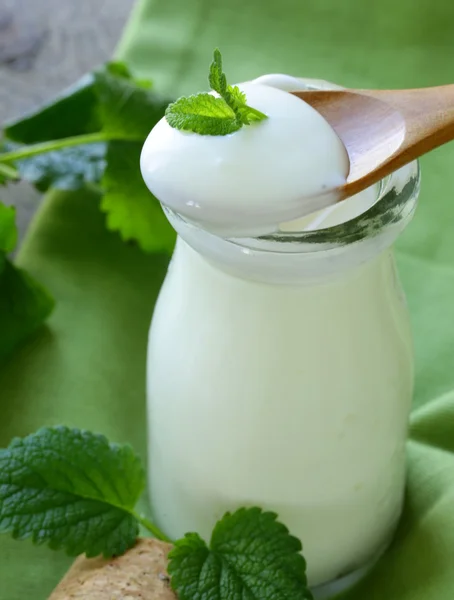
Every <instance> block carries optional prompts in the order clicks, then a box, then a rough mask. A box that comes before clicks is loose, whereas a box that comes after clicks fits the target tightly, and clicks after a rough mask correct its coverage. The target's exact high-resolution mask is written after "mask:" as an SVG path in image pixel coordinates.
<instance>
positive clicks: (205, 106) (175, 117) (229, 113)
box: [166, 93, 241, 135]
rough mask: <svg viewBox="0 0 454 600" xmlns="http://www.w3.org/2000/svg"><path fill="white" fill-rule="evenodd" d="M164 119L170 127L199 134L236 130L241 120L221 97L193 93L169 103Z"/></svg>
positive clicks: (225, 133) (219, 133)
mask: <svg viewBox="0 0 454 600" xmlns="http://www.w3.org/2000/svg"><path fill="white" fill-rule="evenodd" d="M166 119H167V122H168V123H169V125H170V126H171V127H174V128H175V129H183V130H185V131H192V132H194V133H199V134H201V135H227V134H228V133H233V132H234V131H238V129H240V127H241V122H240V121H238V120H237V118H236V116H235V113H234V112H233V110H232V109H231V108H230V107H229V106H228V105H227V104H226V103H225V102H224V100H223V99H222V98H216V97H215V96H212V95H211V94H204V93H202V94H195V95H194V96H188V97H183V98H180V99H179V100H177V101H176V102H173V103H172V104H169V106H168V107H167V110H166Z"/></svg>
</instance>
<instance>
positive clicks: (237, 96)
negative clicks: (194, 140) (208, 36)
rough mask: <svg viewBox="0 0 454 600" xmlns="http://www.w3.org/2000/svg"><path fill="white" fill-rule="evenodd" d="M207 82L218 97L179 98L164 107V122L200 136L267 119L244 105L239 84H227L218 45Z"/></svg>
mask: <svg viewBox="0 0 454 600" xmlns="http://www.w3.org/2000/svg"><path fill="white" fill-rule="evenodd" d="M208 81H209V84H210V87H211V89H212V90H213V91H215V92H217V93H218V94H219V96H220V98H217V97H216V96H212V95H211V94H206V93H201V94H195V95H193V96H183V97H182V98H179V99H178V100H177V101H176V102H173V103H172V104H170V105H169V106H168V108H167V110H166V118H167V122H168V123H169V125H170V126H171V127H174V128H175V129H182V130H184V131H192V132H193V133H199V134H200V135H228V134H229V133H234V132H235V131H238V129H241V127H242V126H243V125H250V124H251V123H252V122H253V121H262V120H263V119H267V118H268V117H267V116H266V115H265V114H263V113H262V112H260V111H259V110H257V109H255V108H252V107H250V106H247V104H246V94H245V93H244V92H242V91H241V90H240V89H239V87H238V86H234V87H232V86H231V85H227V79H226V76H225V73H224V72H223V70H222V57H221V53H220V52H219V50H218V49H217V48H216V50H215V51H214V56H213V62H212V63H211V65H210V72H209V75H208Z"/></svg>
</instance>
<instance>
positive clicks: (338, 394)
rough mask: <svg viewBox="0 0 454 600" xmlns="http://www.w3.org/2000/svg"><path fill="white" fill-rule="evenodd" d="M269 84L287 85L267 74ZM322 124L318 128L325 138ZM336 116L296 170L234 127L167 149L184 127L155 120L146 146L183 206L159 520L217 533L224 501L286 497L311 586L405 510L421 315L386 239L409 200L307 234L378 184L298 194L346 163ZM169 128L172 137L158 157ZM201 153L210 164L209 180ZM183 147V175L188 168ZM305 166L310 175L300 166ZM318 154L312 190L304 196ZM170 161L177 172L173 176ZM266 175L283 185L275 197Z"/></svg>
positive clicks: (171, 275)
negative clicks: (372, 224)
mask: <svg viewBox="0 0 454 600" xmlns="http://www.w3.org/2000/svg"><path fill="white" fill-rule="evenodd" d="M267 77H268V80H267V81H266V80H265V84H266V85H264V83H263V78H262V81H261V82H260V83H259V84H257V85H256V84H253V83H252V84H248V86H249V87H247V95H248V101H249V103H250V104H251V105H253V106H254V107H257V108H259V109H260V110H262V111H265V112H266V111H267V110H270V109H267V107H266V106H265V104H266V103H265V102H264V103H263V104H259V101H258V100H259V97H260V98H261V97H262V90H263V89H265V88H267V87H268V89H271V87H269V86H270V85H271V84H273V81H270V76H267ZM273 77H276V76H273ZM279 77H280V78H281V83H282V78H284V79H285V78H287V79H285V81H287V83H288V79H289V78H288V77H287V76H279ZM291 79H293V80H294V78H291ZM297 81H299V84H298V85H300V86H301V87H304V85H305V84H304V83H303V84H301V80H297ZM274 83H276V82H274ZM254 85H256V87H257V90H258V91H257V94H258V95H257V98H256V96H254V93H255V92H253V88H254ZM292 85H293V84H292ZM295 89H296V88H295ZM280 94H283V95H284V96H285V95H289V94H287V93H286V92H284V91H282V90H281V91H279V95H280ZM263 95H264V96H266V98H268V99H269V98H271V97H273V99H275V98H276V96H275V95H273V94H269V93H268V90H266V89H265V92H263ZM253 96H254V102H255V103H254V102H253V101H252V100H251V98H252V97H253ZM292 98H294V97H293V96H292ZM273 102H274V100H273ZM298 102H301V101H300V100H298ZM273 106H274V105H273ZM295 110H297V109H295ZM276 118H278V117H276ZM295 118H296V117H295ZM271 119H272V116H270V117H269V120H270V121H271ZM314 123H315V121H312V125H313V126H314V129H311V135H314V136H317V131H318V129H317V127H318V125H315V124H314ZM262 125H264V123H260V124H257V125H256V126H255V127H256V131H259V128H260V127H262ZM326 125H327V124H326V123H325V124H324V125H323V128H324V131H325V134H324V135H325V137H324V140H325V141H324V142H323V144H325V143H326V144H327V147H326V148H325V150H326V154H325V158H326V159H327V160H326V162H325V163H323V167H322V166H321V163H319V162H317V161H318V159H317V160H316V161H315V163H314V161H313V159H314V156H318V154H317V152H318V151H317V152H315V154H311V152H310V144H309V145H308V146H307V147H306V150H304V152H305V158H304V157H303V159H304V160H302V162H301V161H296V162H293V163H291V164H292V168H291V169H289V170H288V171H285V169H284V168H283V170H284V171H285V173H286V174H285V176H282V173H281V170H280V169H281V166H282V164H283V163H285V162H286V160H287V158H288V156H287V154H286V150H285V149H286V148H287V145H286V144H287V142H283V143H282V144H281V145H279V144H275V145H274V146H273V145H269V148H274V152H275V154H274V161H275V163H276V164H274V163H273V161H272V160H271V159H270V160H269V162H268V163H266V164H267V165H268V166H269V169H270V170H269V172H267V171H261V170H260V168H259V164H258V159H257V157H252V158H251V157H249V154H248V152H252V151H253V149H254V148H256V145H255V143H254V144H252V142H251V146H250V149H249V151H248V152H246V151H245V153H244V155H243V154H241V152H242V150H241V148H242V145H241V142H240V141H238V142H235V144H237V145H238V148H239V150H237V152H236V153H234V152H233V151H232V154H229V152H230V150H231V147H228V148H227V146H228V143H226V144H223V142H224V140H221V141H219V140H213V139H206V136H196V137H198V138H202V139H192V137H193V136H195V135H196V134H187V133H182V132H176V134H178V136H180V135H181V136H183V138H184V139H181V140H179V141H178V142H176V143H175V144H176V146H175V147H176V151H175V152H176V153H175V157H174V158H172V148H173V145H174V141H172V140H171V138H173V136H174V134H173V133H172V132H167V133H166V132H165V131H164V132H163V131H161V132H160V131H159V130H158V132H157V135H156V137H154V136H153V133H152V134H151V137H150V138H149V140H148V142H147V143H146V145H145V148H144V152H143V155H142V171H143V173H144V178H145V180H146V182H147V184H148V185H149V187H150V189H152V191H154V192H155V193H156V194H157V195H158V198H159V199H160V200H161V201H162V202H163V203H164V204H166V205H167V206H170V207H171V208H172V209H173V210H174V211H175V210H176V211H177V212H178V213H179V214H180V215H184V218H180V216H178V215H176V214H174V213H169V216H170V218H171V222H172V224H173V225H174V226H175V228H176V229H177V231H178V233H179V239H178V242H177V247H176V250H175V253H174V256H173V258H172V261H171V264H170V267H169V271H168V274H167V277H166V280H165V282H164V285H163V287H162V290H161V294H160V296H159V299H158V302H157V305H156V309H155V312H154V316H153V322H152V326H151V329H150V337H149V350H148V367H147V378H148V385H147V389H148V406H149V411H148V414H149V422H148V426H149V482H150V498H151V502H152V509H153V514H154V518H155V520H156V522H157V524H158V525H159V526H160V527H161V528H162V529H163V530H164V531H165V532H166V533H167V534H168V535H169V536H170V537H173V538H177V537H180V536H182V535H183V534H184V533H185V532H187V531H198V532H199V533H200V534H201V535H203V536H205V538H209V536H210V533H211V530H212V528H213V525H214V523H215V522H216V520H217V519H219V518H220V517H221V516H222V515H223V514H224V513H225V512H226V511H227V510H235V509H236V508H238V507H240V506H251V505H258V506H261V507H262V508H265V509H271V510H273V511H276V512H277V513H278V514H279V518H280V520H281V521H282V522H284V523H285V524H286V525H287V526H288V527H289V529H290V531H291V532H292V533H293V534H294V535H296V536H298V537H299V538H300V539H301V540H302V543H303V552H304V555H305V558H306V560H307V565H308V578H309V583H310V585H312V586H317V585H319V584H322V583H325V582H329V581H332V580H334V579H336V578H338V577H340V576H342V575H344V574H346V573H349V572H352V571H354V570H355V569H357V568H359V567H361V566H362V565H364V564H365V563H367V562H368V561H370V560H371V559H372V558H373V557H375V556H376V555H377V554H378V553H379V552H380V551H381V550H382V549H383V548H384V547H385V546H386V544H387V543H388V541H389V539H390V536H391V535H392V532H393V530H394V527H395V525H396V522H397V520H398V517H399V514H400V510H401V503H402V497H403V490H404V484H405V452H404V446H405V440H406V432H407V421H408V415H409V411H410V404H411V397H412V386H413V353H412V343H411V334H410V327H409V322H408V316H407V311H406V306H405V303H404V301H403V295H402V290H401V288H400V285H399V283H398V280H397V278H396V272H395V265H394V259H393V256H392V251H391V250H390V245H391V243H392V242H393V241H394V239H395V237H396V236H397V235H398V233H399V232H400V231H401V230H402V229H403V226H404V225H405V223H404V221H405V220H406V221H408V218H409V217H408V215H407V216H406V217H405V218H404V217H402V218H401V219H400V221H399V219H397V220H396V219H394V220H393V221H391V220H390V221H389V223H388V224H386V223H385V224H382V226H381V227H382V229H381V230H380V231H377V230H376V229H374V228H371V232H370V233H365V234H364V235H363V236H362V237H361V236H359V237H358V235H359V234H358V235H357V238H358V239H356V238H355V237H354V236H352V233H351V231H356V232H358V231H359V229H358V228H356V229H355V227H353V228H350V229H348V228H347V229H345V230H344V229H342V226H338V227H337V229H336V228H335V229H333V231H337V232H338V234H337V235H338V239H335V234H333V235H331V238H330V235H329V234H326V237H327V239H329V238H330V242H329V243H326V244H322V243H310V232H312V233H314V230H317V228H319V227H323V226H324V225H328V226H333V225H337V224H338V223H339V222H340V221H342V220H349V219H351V218H352V217H354V216H356V215H357V214H359V213H362V212H364V211H365V210H366V209H368V208H369V207H370V206H371V205H372V204H373V203H374V202H375V201H376V199H377V196H378V194H379V190H378V189H377V188H374V189H372V190H366V191H365V192H363V193H362V194H361V195H358V197H356V198H355V199H354V200H353V202H352V201H347V202H345V203H342V204H339V206H338V207H336V208H328V209H324V210H323V211H320V212H318V213H317V214H316V215H309V216H307V215H306V216H303V217H302V215H304V212H305V211H304V210H302V211H301V206H302V205H303V204H304V203H302V202H301V198H302V197H306V198H307V197H310V195H311V194H314V193H316V192H317V190H319V189H320V185H325V184H323V183H320V182H323V181H328V180H324V179H323V177H322V174H323V173H325V174H327V176H328V178H329V177H331V176H332V178H331V179H330V181H329V183H328V184H326V185H329V186H332V185H335V184H334V182H335V181H336V180H337V181H338V180H339V179H341V178H343V177H345V175H346V172H345V166H346V165H345V154H344V153H343V152H344V151H343V150H342V148H339V146H338V140H337V138H336V136H335V134H334V132H328V130H327V129H326ZM161 126H162V127H163V128H164V129H165V124H164V125H161ZM157 127H158V128H159V125H158V126H157ZM243 129H246V130H247V128H243ZM273 131H274V130H273ZM241 132H242V130H240V131H239V132H236V133H234V134H232V135H231V137H232V140H233V138H234V136H236V135H238V136H239V135H240V134H241ZM155 133H156V132H155ZM332 134H334V137H333V135H332ZM244 135H247V136H249V135H250V134H249V133H245V134H244ZM254 135H255V134H254ZM273 135H274V133H273ZM273 135H271V137H273ZM276 135H278V134H276ZM287 135H288V136H289V137H291V131H290V129H289V130H288V132H287ZM178 136H177V137H178ZM263 136H264V134H263ZM226 137H228V136H226ZM257 137H259V136H258V134H257ZM265 138H266V136H265ZM163 139H164V142H163V143H164V146H165V144H169V145H168V146H167V147H166V149H165V152H164V155H163V156H160V157H158V158H157V156H158V147H159V144H160V143H161V142H162V140H163ZM237 139H238V140H239V139H240V138H239V137H238V138H237ZM298 139H301V136H300V133H298ZM336 140H337V141H336ZM265 141H266V139H265ZM148 143H152V144H155V143H157V146H156V147H153V148H151V147H147V144H148ZM267 143H268V142H267ZM204 144H207V148H208V150H206V149H202V146H203V145H204ZM332 144H333V145H332ZM233 145H234V143H233V142H232V147H233ZM315 145H317V144H315ZM259 146H260V144H258V146H257V148H258V147H259ZM210 148H212V150H210ZM224 148H227V149H225V154H224ZM338 150H339V151H338ZM254 151H255V150H254ZM257 152H258V153H260V149H257ZM238 153H240V158H241V162H243V158H244V160H249V158H250V162H251V161H252V162H251V164H253V165H255V166H254V168H253V169H252V170H251V172H249V171H244V178H243V179H242V180H235V181H230V180H229V177H235V174H234V172H231V171H229V169H230V167H231V164H232V163H229V162H228V161H227V162H225V163H222V164H224V166H225V165H227V167H226V172H225V173H224V175H225V179H224V180H222V181H223V183H222V186H220V188H221V191H220V192H219V195H217V192H216V178H218V181H219V177H220V175H219V172H218V174H217V175H216V174H215V175H213V173H212V172H211V169H212V168H213V165H215V164H217V163H216V160H215V159H216V157H217V158H218V159H219V157H221V158H222V160H223V159H224V158H225V157H230V158H232V157H234V156H235V155H236V156H237V157H238ZM185 157H186V158H185ZM201 157H203V160H207V161H208V164H209V165H210V169H209V170H208V173H207V176H206V177H205V179H204V183H203V182H201V180H200V177H201V176H202V175H200V174H203V168H202V167H203V164H202V165H200V164H198V161H200V160H201ZM248 157H249V158H248ZM253 159H254V160H257V164H256V163H254V160H253ZM186 160H187V161H188V164H190V165H191V169H188V170H187V172H186V171H184V168H183V170H181V169H182V165H183V166H184V164H185V161H186ZM232 160H233V158H232ZM260 160H261V159H260ZM289 160H290V161H291V160H293V159H290V158H289ZM297 164H298V165H300V166H301V171H303V172H304V173H303V174H302V173H295V172H294V171H295V170H296V169H297V166H296V165H297ZM220 165H221V163H220ZM221 166H222V165H221ZM221 166H219V169H220V170H221V172H223V171H222V169H221ZM267 168H268V167H267ZM311 169H312V170H313V171H314V173H312V175H314V177H313V179H312V180H311V181H315V182H316V183H314V187H313V188H312V191H311V192H310V194H308V195H305V194H300V195H299V196H298V197H297V195H293V192H294V191H295V190H297V188H298V185H300V184H301V182H303V183H304V181H305V177H306V176H307V172H309V171H311ZM322 172H323V173H322ZM177 173H180V174H181V173H183V176H182V177H181V179H178V180H176V179H172V177H177ZM191 173H192V175H191ZM228 173H230V175H229V176H228ZM330 174H331V175H330ZM224 175H223V176H224ZM249 175H250V176H251V177H249ZM192 177H195V178H196V179H195V180H194V181H193V180H192V179H191V178H192ZM248 177H249V178H248ZM336 178H337V179H336ZM269 181H272V185H273V186H274V187H272V188H270V189H272V193H270V194H269V195H267V194H266V192H267V186H268V183H264V182H269ZM317 182H318V183H317ZM224 184H225V185H226V186H227V187H226V188H224ZM269 185H271V183H270V184H269ZM317 186H318V187H317ZM232 190H236V191H238V193H240V197H241V202H243V203H245V204H246V205H248V198H251V202H250V203H249V208H250V207H251V206H252V210H251V211H250V212H249V213H248V218H246V219H245V223H238V222H236V219H237V216H238V214H239V213H238V210H239V209H240V208H241V202H240V200H239V197H238V196H235V198H234V200H235V201H238V204H237V205H236V206H235V207H234V208H233V209H232V211H231V213H228V207H229V205H228V202H229V198H230V196H229V194H232V193H233V192H232ZM314 190H315V191H314ZM303 191H304V190H303ZM224 192H225V195H223V194H224ZM180 194H181V197H180ZM213 194H215V197H213ZM190 198H192V200H193V202H194V203H195V204H197V205H198V207H199V208H198V209H197V208H196V209H194V210H193V208H194V207H191V205H190V201H191V200H190ZM260 198H264V201H263V204H261V203H260ZM273 198H274V204H273V201H272V200H273ZM298 202H300V205H299V208H300V213H299V214H297V213H296V214H295V213H294V212H293V208H294V207H295V206H297V203H298ZM396 202H397V201H396ZM349 203H350V204H349ZM263 206H265V207H266V210H265V211H264V212H266V214H267V217H266V218H265V219H262V220H261V218H260V215H262V213H261V208H262V207H263ZM307 206H308V205H307V204H306V205H304V206H303V209H304V207H306V208H307ZM288 207H291V210H290V211H288V210H287V209H288ZM245 210H246V209H245ZM383 210H385V209H383ZM229 214H230V216H231V217H232V218H231V219H229V218H226V224H227V227H226V228H225V231H228V232H229V235H232V234H233V235H235V236H236V238H235V237H234V238H233V239H232V238H231V239H224V238H223V237H221V236H220V235H219V231H222V229H223V228H222V218H220V219H218V217H219V215H221V216H222V215H229ZM254 214H256V215H257V214H258V215H259V216H258V217H257V219H258V221H260V223H259V227H258V229H259V230H261V231H262V230H266V231H268V232H270V233H269V235H268V236H265V238H263V239H262V240H258V241H257V242H256V241H254V240H252V239H246V238H245V237H244V236H253V235H254V234H255V232H256V230H257V228H256V225H255V224H256V222H257V220H255V221H254V218H251V219H249V217H251V215H252V217H253V216H254ZM232 215H233V216H232ZM262 216H263V215H262ZM270 216H271V217H272V219H271V220H270V219H269V217H270ZM289 216H290V218H288V217H289ZM297 217H302V219H300V220H297ZM194 223H197V224H198V225H197V226H194ZM270 225H272V227H271V228H270ZM358 227H359V225H358ZM204 228H205V229H208V230H209V232H207V231H205V230H204ZM292 232H297V233H296V234H295V237H296V238H297V240H296V242H294V241H292V240H293V238H292V235H293V234H292ZM363 233H364V232H363ZM240 236H241V237H240ZM286 236H287V237H286ZM289 236H290V237H289ZM308 236H309V237H308ZM283 240H284V241H283ZM308 240H309V241H308Z"/></svg>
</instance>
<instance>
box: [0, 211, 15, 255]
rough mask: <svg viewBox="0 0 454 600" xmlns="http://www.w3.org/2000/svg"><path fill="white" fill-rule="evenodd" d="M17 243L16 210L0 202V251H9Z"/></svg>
mask: <svg viewBox="0 0 454 600" xmlns="http://www.w3.org/2000/svg"><path fill="white" fill-rule="evenodd" d="M16 243H17V227H16V210H15V208H14V207H13V206H5V205H4V204H2V203H1V202H0V252H5V253H7V252H11V251H12V250H14V248H15V247H16Z"/></svg>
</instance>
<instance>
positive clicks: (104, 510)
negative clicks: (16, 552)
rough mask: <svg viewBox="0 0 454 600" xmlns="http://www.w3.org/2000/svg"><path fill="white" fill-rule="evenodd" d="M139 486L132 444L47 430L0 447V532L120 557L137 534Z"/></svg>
mask: <svg viewBox="0 0 454 600" xmlns="http://www.w3.org/2000/svg"><path fill="white" fill-rule="evenodd" d="M144 483H145V475H144V471H143V467H142V464H141V462H140V459H139V458H138V457H137V456H136V454H135V453H134V452H133V450H132V449H131V448H130V447H129V446H119V445H117V444H109V442H108V441H107V440H106V438H105V437H104V436H101V435H95V434H93V433H90V432H87V431H81V430H78V429H68V428H67V427H54V428H44V429H41V430H39V431H38V432H37V433H35V434H32V435H29V436H27V437H25V438H23V439H15V440H13V442H12V443H11V444H10V446H9V447H8V448H7V449H4V450H0V531H2V532H11V533H12V534H13V536H14V537H15V538H19V539H25V538H31V539H32V540H33V542H34V543H37V544H42V543H47V544H49V546H50V547H51V548H54V549H56V548H64V549H65V550H66V552H67V553H68V554H70V555H77V554H82V553H84V552H85V553H86V555H87V556H96V555H98V554H104V556H106V557H110V556H113V555H118V554H122V553H123V552H125V551H126V550H127V549H128V548H130V547H131V546H132V545H133V544H134V542H135V540H136V538H137V535H138V531H139V527H138V522H137V519H136V518H135V516H134V514H132V510H133V508H134V506H135V504H136V502H137V500H138V498H139V496H140V494H141V492H142V490H143V487H144Z"/></svg>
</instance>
